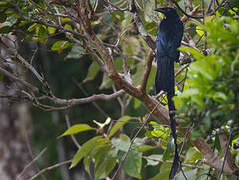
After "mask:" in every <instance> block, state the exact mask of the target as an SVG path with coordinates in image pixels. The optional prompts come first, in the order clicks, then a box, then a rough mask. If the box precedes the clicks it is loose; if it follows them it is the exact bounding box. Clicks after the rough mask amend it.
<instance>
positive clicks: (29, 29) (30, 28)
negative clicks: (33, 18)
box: [27, 23, 37, 32]
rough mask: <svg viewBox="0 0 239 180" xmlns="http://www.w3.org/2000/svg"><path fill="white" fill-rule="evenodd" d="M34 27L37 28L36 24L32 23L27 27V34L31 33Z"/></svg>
mask: <svg viewBox="0 0 239 180" xmlns="http://www.w3.org/2000/svg"><path fill="white" fill-rule="evenodd" d="M36 27H37V23H33V24H32V25H31V26H29V27H28V28H27V30H28V31H29V32H32V31H33V30H35V29H36Z"/></svg>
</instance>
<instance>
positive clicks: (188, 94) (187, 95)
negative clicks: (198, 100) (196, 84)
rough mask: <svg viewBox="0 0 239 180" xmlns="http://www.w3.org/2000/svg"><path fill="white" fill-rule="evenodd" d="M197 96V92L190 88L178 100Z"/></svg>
mask: <svg viewBox="0 0 239 180" xmlns="http://www.w3.org/2000/svg"><path fill="white" fill-rule="evenodd" d="M198 94H199V90H198V89H196V88H191V89H186V90H185V91H184V92H183V93H182V94H181V95H180V98H187V97H191V96H194V95H198Z"/></svg>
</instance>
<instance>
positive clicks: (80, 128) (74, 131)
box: [60, 124, 95, 137]
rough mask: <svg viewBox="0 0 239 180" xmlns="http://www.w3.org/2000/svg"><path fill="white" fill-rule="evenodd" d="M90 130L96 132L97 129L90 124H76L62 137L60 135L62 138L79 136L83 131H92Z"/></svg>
mask: <svg viewBox="0 0 239 180" xmlns="http://www.w3.org/2000/svg"><path fill="white" fill-rule="evenodd" d="M90 130H95V128H92V127H90V126H89V125H88V124H76V125H74V126H72V127H70V128H69V129H67V130H66V131H65V132H64V133H63V134H62V135H60V137H62V136H68V135H72V134H77V133H80V132H83V131H90Z"/></svg>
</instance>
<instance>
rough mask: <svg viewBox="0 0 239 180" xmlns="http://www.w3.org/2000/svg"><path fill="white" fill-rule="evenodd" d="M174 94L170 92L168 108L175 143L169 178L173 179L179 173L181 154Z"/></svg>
mask: <svg viewBox="0 0 239 180" xmlns="http://www.w3.org/2000/svg"><path fill="white" fill-rule="evenodd" d="M173 96H174V94H170V93H169V94H168V109H169V117H170V127H171V131H172V136H173V141H174V145H175V149H174V151H175V152H174V160H173V165H172V167H171V170H170V174H169V179H170V180H171V179H173V178H174V176H175V174H176V173H177V170H178V168H179V155H178V144H177V135H176V121H175V119H174V116H175V106H174V102H173V100H172V98H173Z"/></svg>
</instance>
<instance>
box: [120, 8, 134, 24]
mask: <svg viewBox="0 0 239 180" xmlns="http://www.w3.org/2000/svg"><path fill="white" fill-rule="evenodd" d="M132 19H133V17H132V13H130V12H128V11H124V20H123V21H122V23H121V24H122V26H123V28H127V27H128V26H129V25H130V24H131V22H132Z"/></svg>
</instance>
